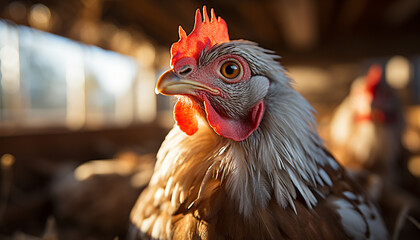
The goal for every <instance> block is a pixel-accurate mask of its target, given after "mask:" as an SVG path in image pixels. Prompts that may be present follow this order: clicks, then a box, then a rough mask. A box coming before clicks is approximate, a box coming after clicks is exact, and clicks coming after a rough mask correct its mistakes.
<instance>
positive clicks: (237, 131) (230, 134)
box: [204, 98, 264, 141]
mask: <svg viewBox="0 0 420 240" xmlns="http://www.w3.org/2000/svg"><path fill="white" fill-rule="evenodd" d="M204 106H205V110H206V113H207V120H208V122H209V124H210V126H211V127H212V128H213V129H214V131H216V133H218V134H219V135H221V136H222V137H225V138H230V139H233V140H235V141H243V140H245V139H247V138H248V137H249V136H250V135H251V134H252V133H253V132H254V131H255V130H257V128H258V126H259V125H260V122H261V120H262V117H263V115H264V103H263V100H261V101H259V102H258V103H257V104H255V106H254V107H252V109H251V110H250V112H249V114H248V117H247V118H246V119H241V120H236V119H231V118H229V117H225V116H221V115H220V114H219V113H218V112H217V111H216V110H215V109H214V108H213V106H212V105H211V104H210V103H209V101H208V99H207V98H205V99H204Z"/></svg>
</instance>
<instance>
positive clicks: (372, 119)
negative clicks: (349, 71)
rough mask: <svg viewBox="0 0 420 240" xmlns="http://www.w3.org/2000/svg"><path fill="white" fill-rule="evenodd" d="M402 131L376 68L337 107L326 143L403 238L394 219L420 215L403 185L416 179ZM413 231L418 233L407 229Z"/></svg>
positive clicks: (392, 96)
mask: <svg viewBox="0 0 420 240" xmlns="http://www.w3.org/2000/svg"><path fill="white" fill-rule="evenodd" d="M404 127H405V121H404V115H403V108H402V104H401V102H400V99H399V96H398V94H397V92H396V90H395V89H393V88H392V87H390V86H389V85H388V84H387V82H386V81H385V78H384V74H383V69H382V67H381V66H379V65H376V64H374V65H372V66H371V67H370V69H369V71H368V73H367V75H366V76H364V77H361V78H358V79H356V81H354V83H353V84H352V86H351V90H350V93H349V95H348V96H347V97H346V98H345V99H344V100H343V102H342V103H341V104H340V105H339V106H338V107H337V110H336V111H335V113H334V115H333V117H332V120H331V126H330V138H329V141H328V142H329V145H330V147H331V150H332V153H333V154H334V155H335V156H336V157H337V160H338V161H339V162H340V163H341V164H342V165H343V166H344V167H345V168H347V169H348V170H349V171H350V173H351V174H352V176H353V177H354V178H355V180H356V181H358V182H359V183H360V184H361V185H362V186H363V187H364V189H365V190H366V191H367V192H368V193H369V195H370V196H371V197H372V198H374V199H375V200H377V201H378V202H379V204H380V206H381V208H382V209H384V217H385V220H386V223H387V225H388V227H389V229H391V230H392V231H393V232H394V233H395V234H406V233H404V231H402V232H401V233H399V231H401V228H402V226H403V225H401V226H396V225H398V224H399V223H398V221H400V222H406V223H408V222H407V221H406V219H405V215H412V216H413V215H414V216H416V218H418V216H420V215H419V210H420V201H419V200H418V199H417V198H416V196H415V195H412V194H411V193H409V191H407V190H405V189H404V185H405V183H406V182H409V183H413V182H415V181H416V180H415V179H414V178H413V176H411V174H409V173H408V171H407V166H406V165H407V159H406V158H407V153H406V151H405V150H404V148H403V146H402V143H401V139H402V136H403V132H404ZM399 218H400V219H399ZM401 224H402V223H401ZM408 224H409V225H411V223H408ZM413 230H414V232H417V231H418V229H415V228H414V229H411V230H407V231H408V232H409V231H413ZM412 233H413V232H411V234H408V235H411V236H413V234H412ZM404 239H407V236H405V238H404Z"/></svg>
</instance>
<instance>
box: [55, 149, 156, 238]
mask: <svg viewBox="0 0 420 240" xmlns="http://www.w3.org/2000/svg"><path fill="white" fill-rule="evenodd" d="M154 164H155V161H154V157H153V156H152V155H138V154H136V153H134V152H132V151H124V152H122V153H120V154H118V156H116V157H115V158H114V159H106V160H95V161H89V162H86V163H84V164H82V165H80V166H78V167H77V168H76V169H74V168H73V167H72V166H67V167H62V169H61V170H60V171H59V172H58V174H57V175H56V177H55V179H54V181H53V185H52V188H51V190H52V196H53V202H54V208H55V209H54V210H55V211H54V214H55V216H56V217H57V220H58V223H59V230H60V233H61V234H63V235H64V239H86V238H88V236H92V237H99V239H103V238H105V239H108V238H109V239H111V238H113V237H115V236H123V235H124V234H125V232H126V228H127V222H128V216H129V212H130V209H131V208H132V206H133V204H134V202H135V200H136V197H137V196H138V194H139V193H140V192H141V191H142V190H143V188H144V187H145V186H146V185H147V183H148V182H149V180H150V177H151V175H152V173H153V167H154ZM63 222H67V223H70V224H64V225H62V226H61V225H60V223H63Z"/></svg>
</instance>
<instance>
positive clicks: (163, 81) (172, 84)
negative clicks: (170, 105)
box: [155, 70, 220, 96]
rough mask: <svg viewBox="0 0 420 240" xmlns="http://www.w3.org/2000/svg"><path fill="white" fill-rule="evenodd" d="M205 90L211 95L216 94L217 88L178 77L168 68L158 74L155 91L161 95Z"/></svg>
mask: <svg viewBox="0 0 420 240" xmlns="http://www.w3.org/2000/svg"><path fill="white" fill-rule="evenodd" d="M200 90H201V91H206V92H209V93H211V94H213V95H218V94H219V93H220V91H219V90H217V89H214V88H211V87H209V86H207V85H204V84H202V83H199V82H197V81H192V80H188V79H184V78H180V77H178V75H176V74H175V73H174V72H173V71H172V70H169V71H167V72H165V73H164V74H162V76H160V78H159V80H158V82H157V84H156V89H155V92H156V94H159V93H161V94H163V95H193V96H196V94H197V91H200Z"/></svg>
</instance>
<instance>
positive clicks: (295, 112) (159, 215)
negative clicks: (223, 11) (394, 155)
mask: <svg viewBox="0 0 420 240" xmlns="http://www.w3.org/2000/svg"><path fill="white" fill-rule="evenodd" d="M179 35H180V40H179V41H178V42H176V43H174V44H173V45H172V47H171V55H172V58H171V70H169V71H167V72H165V73H164V74H163V75H162V76H161V77H160V79H159V81H158V83H157V86H156V91H157V92H158V93H161V94H164V95H171V96H172V95H174V96H176V97H177V103H176V105H175V109H174V117H175V120H176V125H175V126H174V128H173V129H172V130H171V131H170V132H169V134H168V135H167V137H166V139H165V140H164V142H163V143H162V146H161V148H160V150H159V151H158V153H157V163H156V166H155V171H154V174H153V176H152V179H151V181H150V183H149V186H148V187H147V188H146V189H145V190H144V191H143V192H142V194H141V195H140V196H139V198H138V200H137V202H136V204H135V206H134V208H133V209H132V212H131V216H130V221H131V227H130V231H129V233H128V238H129V239H387V237H388V233H387V230H386V229H385V227H384V224H383V221H382V218H381V216H380V213H379V211H378V209H377V208H376V207H375V205H374V203H372V202H371V201H370V200H369V199H368V198H367V197H366V195H365V194H364V193H363V192H362V191H361V190H360V188H359V187H358V186H357V185H355V184H354V183H353V182H352V180H351V179H350V178H349V177H348V175H347V174H346V172H345V171H344V170H343V168H342V167H341V166H340V165H339V164H338V163H337V162H336V161H335V159H334V158H333V157H332V155H331V154H330V153H329V152H328V151H327V149H325V147H324V146H323V142H322V140H321V138H320V137H319V135H318V133H317V131H316V128H317V125H316V122H315V120H314V117H313V111H314V110H313V109H312V107H311V106H310V104H309V103H308V102H307V101H306V100H305V99H304V98H303V97H302V96H301V95H300V94H299V93H297V92H296V91H295V90H294V89H293V87H292V83H291V80H290V79H289V78H288V76H287V73H286V72H285V70H284V69H283V67H281V65H280V64H279V63H278V61H277V59H278V58H279V57H278V56H276V55H275V54H274V53H273V52H272V51H269V50H265V49H263V48H261V47H259V46H258V45H257V44H255V43H253V42H249V41H245V40H237V41H231V40H229V35H228V31H227V25H226V23H225V21H224V20H223V19H221V18H220V17H218V18H216V16H215V14H214V11H213V10H211V19H209V17H208V15H207V10H206V8H205V7H204V8H203V17H202V15H201V13H200V11H199V10H197V12H196V19H195V26H194V29H193V31H192V32H191V33H190V34H189V35H188V36H187V34H186V33H185V31H184V30H183V29H182V28H179Z"/></svg>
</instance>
